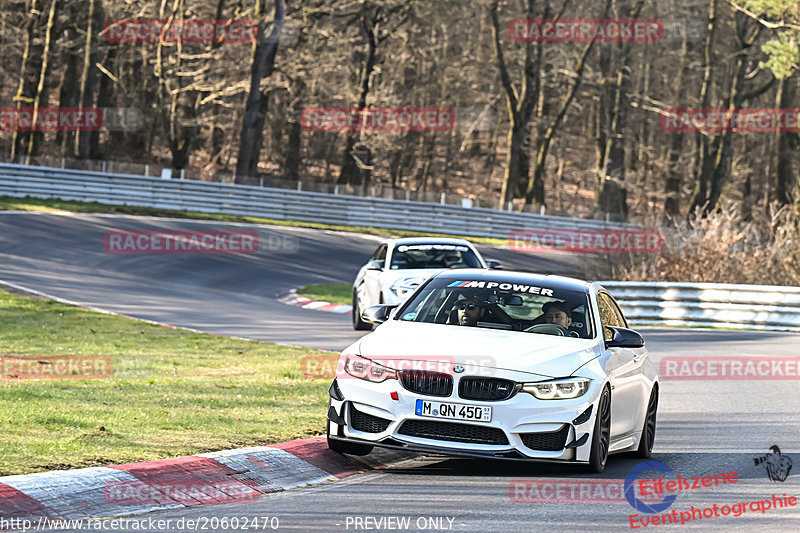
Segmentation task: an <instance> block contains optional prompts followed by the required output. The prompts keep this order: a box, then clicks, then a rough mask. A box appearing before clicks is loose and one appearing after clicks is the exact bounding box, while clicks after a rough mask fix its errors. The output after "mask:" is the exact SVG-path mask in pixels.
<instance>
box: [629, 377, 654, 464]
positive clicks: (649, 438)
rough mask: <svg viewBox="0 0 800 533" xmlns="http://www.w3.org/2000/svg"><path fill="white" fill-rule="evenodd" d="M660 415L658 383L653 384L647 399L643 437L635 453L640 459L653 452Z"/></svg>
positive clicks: (647, 456) (646, 457)
mask: <svg viewBox="0 0 800 533" xmlns="http://www.w3.org/2000/svg"><path fill="white" fill-rule="evenodd" d="M657 415H658V385H653V390H652V391H650V399H649V400H648V401H647V415H645V417H644V427H643V428H642V438H641V439H640V440H639V449H637V450H636V451H635V452H634V453H633V455H634V457H638V458H640V459H648V458H649V457H650V456H651V455H652V454H653V442H654V441H655V438H656V416H657Z"/></svg>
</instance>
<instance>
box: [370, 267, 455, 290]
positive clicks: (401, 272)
mask: <svg viewBox="0 0 800 533" xmlns="http://www.w3.org/2000/svg"><path fill="white" fill-rule="evenodd" d="M442 270H447V269H444V268H405V269H399V268H398V269H397V270H384V271H383V272H381V274H380V277H379V279H380V283H381V286H384V287H386V286H389V285H391V284H392V283H394V282H395V281H397V280H398V279H403V278H419V280H420V282H422V281H424V280H426V279H428V278H429V277H431V276H433V275H434V274H436V273H437V272H441V271H442Z"/></svg>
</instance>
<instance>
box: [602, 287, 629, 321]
mask: <svg viewBox="0 0 800 533" xmlns="http://www.w3.org/2000/svg"><path fill="white" fill-rule="evenodd" d="M605 296H606V297H607V298H608V299H609V300H611V304H612V305H613V306H614V312H615V313H616V315H617V319H618V320H619V322H620V324H622V327H623V328H627V327H628V321H627V320H625V315H623V314H622V309H620V308H619V304H618V303H617V301H616V300H615V299H614V297H613V296H611V295H610V294H606V295H605Z"/></svg>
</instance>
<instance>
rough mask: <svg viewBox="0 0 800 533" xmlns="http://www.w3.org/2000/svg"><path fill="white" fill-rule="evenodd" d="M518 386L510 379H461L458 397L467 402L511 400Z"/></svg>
mask: <svg viewBox="0 0 800 533" xmlns="http://www.w3.org/2000/svg"><path fill="white" fill-rule="evenodd" d="M516 387H517V384H516V383H514V382H513V381H511V380H508V379H498V378H461V379H460V380H459V382H458V395H459V396H460V397H461V398H464V399H466V400H483V401H490V402H491V401H500V400H507V399H509V398H511V397H512V396H513V395H514V393H515V392H516Z"/></svg>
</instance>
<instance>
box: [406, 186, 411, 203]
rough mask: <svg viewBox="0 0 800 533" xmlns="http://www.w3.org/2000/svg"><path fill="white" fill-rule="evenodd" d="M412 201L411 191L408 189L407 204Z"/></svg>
mask: <svg viewBox="0 0 800 533" xmlns="http://www.w3.org/2000/svg"><path fill="white" fill-rule="evenodd" d="M410 201H411V191H409V190H408V189H406V202H410Z"/></svg>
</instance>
